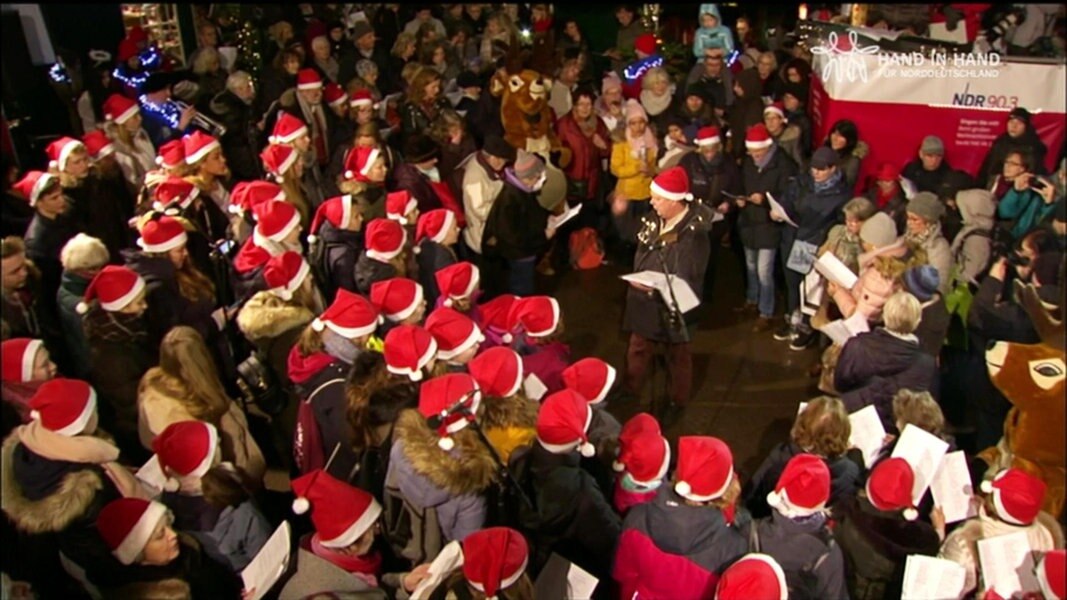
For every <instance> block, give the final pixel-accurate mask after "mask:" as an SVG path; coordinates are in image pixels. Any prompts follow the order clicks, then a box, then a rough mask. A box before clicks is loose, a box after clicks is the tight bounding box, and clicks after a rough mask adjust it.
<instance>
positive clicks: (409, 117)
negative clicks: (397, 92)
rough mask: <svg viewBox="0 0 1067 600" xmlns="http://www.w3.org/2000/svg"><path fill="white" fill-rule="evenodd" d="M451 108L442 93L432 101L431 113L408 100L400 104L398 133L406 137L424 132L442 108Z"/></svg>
mask: <svg viewBox="0 0 1067 600" xmlns="http://www.w3.org/2000/svg"><path fill="white" fill-rule="evenodd" d="M446 108H448V109H451V108H452V105H451V104H449V102H448V98H446V97H445V95H444V94H440V95H438V96H437V99H436V100H434V101H433V107H432V113H433V115H434V116H433V117H431V116H430V112H427V111H426V109H425V108H423V107H422V106H419V105H416V104H414V103H412V102H410V101H406V102H404V103H403V104H401V105H400V133H401V135H403V136H404V138H405V139H406V138H407V137H408V136H411V135H414V134H416V133H422V134H425V133H426V132H428V131H429V130H430V125H432V124H433V123H434V121H436V119H437V115H440V114H441V111H442V110H444V109H446Z"/></svg>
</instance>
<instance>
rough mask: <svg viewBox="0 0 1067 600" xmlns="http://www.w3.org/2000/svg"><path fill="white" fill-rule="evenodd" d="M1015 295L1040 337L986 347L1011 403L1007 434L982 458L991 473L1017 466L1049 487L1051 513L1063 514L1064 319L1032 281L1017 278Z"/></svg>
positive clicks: (992, 372)
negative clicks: (1043, 299) (1030, 342)
mask: <svg viewBox="0 0 1067 600" xmlns="http://www.w3.org/2000/svg"><path fill="white" fill-rule="evenodd" d="M1015 284H1016V285H1015V292H1016V298H1021V299H1022V305H1023V307H1024V308H1025V309H1026V313H1027V314H1028V315H1029V316H1030V319H1031V321H1033V323H1034V328H1035V329H1036V330H1037V332H1038V334H1039V335H1040V336H1041V343H1040V344H1035V345H1026V344H1011V343H1008V342H996V343H995V344H993V345H992V346H991V347H990V348H989V349H988V350H987V351H986V355H985V358H986V365H987V366H988V368H989V377H990V379H991V380H992V381H993V384H994V385H996V386H997V388H999V389H1000V391H1001V392H1003V393H1004V396H1005V397H1006V398H1007V399H1008V400H1009V401H1010V402H1011V403H1012V405H1013V406H1012V409H1011V412H1009V413H1008V417H1007V419H1005V421H1004V437H1002V438H1001V440H1000V442H999V443H997V445H996V446H993V447H991V448H987V449H986V450H984V451H983V452H982V453H981V454H979V457H980V458H982V459H983V460H985V461H986V462H987V463H989V465H990V467H991V469H990V472H991V473H996V472H998V471H1000V470H1001V469H1004V468H1007V467H1015V468H1018V469H1022V470H1024V471H1026V472H1028V473H1031V474H1033V475H1035V476H1037V477H1039V478H1041V480H1042V481H1044V482H1045V483H1046V484H1047V485H1048V492H1047V493H1046V495H1045V504H1044V506H1043V507H1042V508H1043V509H1044V510H1045V511H1046V512H1048V513H1050V514H1052V515H1054V516H1056V517H1057V518H1059V517H1060V511H1062V510H1063V503H1064V484H1065V479H1067V470H1065V468H1067V450H1065V448H1064V446H1065V439H1064V438H1065V432H1064V425H1065V424H1064V410H1065V404H1067V401H1065V399H1064V373H1065V372H1067V368H1065V367H1064V338H1063V336H1064V323H1063V320H1062V319H1059V320H1057V319H1056V318H1055V317H1054V316H1053V315H1052V314H1050V312H1049V310H1048V309H1047V308H1046V305H1044V304H1042V302H1041V299H1040V298H1039V297H1038V295H1037V289H1036V288H1034V286H1033V285H1022V284H1020V283H1019V282H1018V281H1016V282H1015Z"/></svg>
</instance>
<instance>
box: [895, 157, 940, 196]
mask: <svg viewBox="0 0 1067 600" xmlns="http://www.w3.org/2000/svg"><path fill="white" fill-rule="evenodd" d="M950 173H952V167H951V166H949V164H948V161H947V160H942V161H941V164H940V165H938V167H937V168H936V169H934V170H933V171H927V170H926V169H925V168H924V167H923V161H922V159H921V158H916V159H915V160H913V161H911V162H910V163H908V164H907V165H905V166H904V170H903V171H901V172H900V175H901V176H902V177H904V178H905V179H907V180H908V181H910V182H912V183H913V184H915V190H916V191H919V192H932V193H934V194H938V195H940V193H941V186H942V185H943V184H944V182H945V179H946V178H947V177H948V176H949V174H950Z"/></svg>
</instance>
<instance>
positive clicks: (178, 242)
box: [137, 213, 189, 253]
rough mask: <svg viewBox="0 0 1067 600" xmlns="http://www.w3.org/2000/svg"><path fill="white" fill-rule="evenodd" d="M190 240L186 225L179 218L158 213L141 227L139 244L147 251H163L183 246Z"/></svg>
mask: <svg viewBox="0 0 1067 600" xmlns="http://www.w3.org/2000/svg"><path fill="white" fill-rule="evenodd" d="M188 241H189V236H188V235H187V234H186V233H185V227H182V224H181V222H180V221H178V219H175V218H174V217H169V216H167V215H160V214H158V213H156V215H155V216H154V217H153V218H152V219H150V220H149V221H148V222H146V223H145V224H144V226H143V227H141V237H140V238H139V239H138V240H137V245H138V246H140V247H141V249H142V250H144V251H145V252H156V253H163V252H167V251H168V250H173V249H174V248H177V247H179V246H183V245H185V244H186V242H188Z"/></svg>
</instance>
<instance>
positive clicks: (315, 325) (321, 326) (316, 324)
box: [311, 318, 326, 333]
mask: <svg viewBox="0 0 1067 600" xmlns="http://www.w3.org/2000/svg"><path fill="white" fill-rule="evenodd" d="M311 328H312V329H314V330H315V331H318V332H319V333H322V332H323V330H325V329H326V323H323V322H322V319H318V318H317V319H315V320H314V321H312V322H311Z"/></svg>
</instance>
